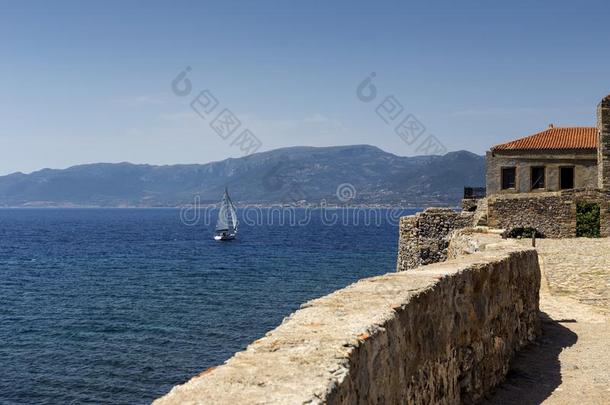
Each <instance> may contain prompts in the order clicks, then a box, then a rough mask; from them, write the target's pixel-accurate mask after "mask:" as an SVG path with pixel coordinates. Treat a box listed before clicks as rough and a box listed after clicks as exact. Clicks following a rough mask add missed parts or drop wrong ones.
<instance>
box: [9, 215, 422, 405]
mask: <svg viewBox="0 0 610 405" xmlns="http://www.w3.org/2000/svg"><path fill="white" fill-rule="evenodd" d="M380 212H381V217H382V218H385V217H388V216H391V217H393V218H395V217H397V216H398V215H397V214H398V213H397V212H395V211H394V212H392V213H389V211H383V210H382V211H380ZM412 212H414V210H411V211H404V212H402V214H404V215H406V214H410V213H412ZM309 213H310V214H312V219H311V221H310V222H309V224H307V225H302V226H288V225H287V224H284V225H281V224H280V223H279V219H278V220H275V219H270V218H269V217H268V214H269V213H268V211H263V212H262V217H261V218H262V222H263V223H264V224H263V225H258V226H248V225H246V224H244V225H243V226H242V227H241V229H240V234H239V239H237V240H235V241H232V242H226V243H219V242H215V241H213V240H212V229H213V228H212V226H210V225H206V224H203V223H201V224H198V225H196V226H187V225H185V224H183V223H182V222H181V221H180V215H179V211H178V210H172V209H141V210H138V209H83V210H77V209H74V210H60V209H57V210H55V209H23V210H9V209H5V210H0V364H1V366H2V372H1V373H0V403H2V404H7V403H8V404H10V403H22V404H37V403H45V404H46V403H48V404H51V403H53V404H56V403H62V404H69V403H74V404H81V403H105V404H108V403H112V404H125V403H129V404H134V403H149V402H150V401H151V400H152V399H154V398H156V397H158V396H160V395H163V394H164V393H166V392H167V391H168V390H169V389H170V388H171V387H172V386H173V385H175V384H178V383H182V382H184V381H186V380H187V379H189V378H190V377H191V376H193V375H195V374H197V373H199V372H201V371H202V370H204V369H206V368H208V367H210V366H213V365H217V364H220V363H222V362H223V361H225V360H226V359H227V358H229V357H230V356H231V355H232V354H233V353H234V352H235V351H238V350H242V349H244V348H245V346H246V345H247V344H248V343H249V342H251V341H252V340H255V339H257V338H259V337H261V336H262V335H264V333H265V332H266V331H268V330H269V329H272V328H274V327H275V326H277V325H278V324H279V323H280V322H281V320H282V318H283V317H285V316H286V315H288V314H289V313H291V312H292V311H294V310H295V309H297V308H298V307H299V305H300V304H301V303H303V302H304V301H307V300H309V299H312V298H315V297H319V296H322V295H324V294H327V293H329V292H330V291H332V290H335V289H337V288H340V287H344V286H346V285H348V284H350V283H352V282H354V281H355V280H357V279H359V278H362V277H367V276H372V275H377V274H382V273H386V272H389V271H394V267H395V261H396V246H397V243H398V229H397V226H396V224H395V221H391V223H390V222H389V221H386V220H385V219H383V220H381V221H379V222H380V223H379V224H373V225H365V224H363V223H362V222H363V221H360V224H359V225H356V224H353V223H352V222H353V221H346V222H348V223H350V224H348V225H343V220H342V219H339V221H338V223H337V224H335V225H334V226H328V225H324V224H323V223H322V221H321V218H320V212H319V211H313V213H311V212H309ZM241 214H242V215H243V212H242V213H241ZM299 215H301V216H305V215H308V214H307V212H305V211H304V210H301V211H299ZM251 218H253V217H251Z"/></svg>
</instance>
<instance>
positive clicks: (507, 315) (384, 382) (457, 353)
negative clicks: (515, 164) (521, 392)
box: [155, 242, 539, 405]
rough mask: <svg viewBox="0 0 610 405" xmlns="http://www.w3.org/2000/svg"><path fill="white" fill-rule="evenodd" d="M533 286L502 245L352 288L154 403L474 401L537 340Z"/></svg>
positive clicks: (511, 250)
mask: <svg viewBox="0 0 610 405" xmlns="http://www.w3.org/2000/svg"><path fill="white" fill-rule="evenodd" d="M538 286H539V270H538V263H537V256H536V253H535V251H533V250H528V249H523V248H521V247H519V246H517V245H516V244H513V243H510V242H503V243H500V244H498V245H497V246H495V247H494V248H493V249H488V250H486V251H484V252H480V253H476V254H472V255H469V256H466V257H461V258H459V259H457V260H453V261H447V262H444V263H439V264H434V265H429V266H425V267H424V268H422V269H421V270H420V271H415V272H401V273H389V274H385V275H383V276H378V277H372V278H368V279H363V280H360V281H358V282H357V283H355V284H352V285H350V286H348V287H347V288H344V289H342V290H339V291H336V292H334V293H332V294H330V295H327V296H325V297H322V298H319V299H316V300H313V301H310V302H308V303H306V304H304V305H303V306H302V307H301V309H300V310H298V311H297V312H295V313H294V314H292V315H290V316H289V317H288V318H286V319H285V320H284V321H283V322H282V324H281V325H280V326H279V327H277V328H276V329H275V330H273V331H271V332H269V333H267V334H266V335H265V336H264V337H263V338H261V339H259V340H257V341H255V342H254V343H252V344H250V345H249V346H248V348H247V349H246V350H245V351H243V352H240V353H237V354H235V356H233V357H232V358H231V359H229V360H228V361H227V362H226V363H225V364H224V365H222V366H219V367H217V368H214V369H210V370H207V371H205V372H203V373H201V374H200V375H199V376H197V377H194V378H193V379H191V380H190V381H189V382H188V383H186V384H184V385H181V386H177V387H175V388H173V389H172V390H171V392H170V393H169V394H167V395H166V396H164V397H162V398H160V399H158V400H157V401H155V403H156V404H157V405H163V404H207V403H209V404H212V403H213V404H231V405H235V404H261V403H265V404H320V403H331V404H347V403H371V404H377V403H379V404H380V403H399V402H405V401H411V400H412V401H416V402H418V401H419V402H421V403H430V402H437V403H454V402H455V401H456V400H459V399H460V398H461V399H462V400H464V399H470V400H472V399H475V398H480V397H481V396H482V395H483V393H484V391H485V390H487V389H489V388H490V387H491V386H493V385H494V384H497V383H498V382H499V381H500V380H501V379H502V377H503V375H504V373H506V371H507V369H508V360H509V358H510V357H511V356H512V354H513V353H514V351H515V350H516V349H518V348H519V347H521V346H522V345H524V344H525V343H527V342H528V341H529V340H531V339H533V337H534V335H535V334H536V332H537V319H538V318H537V309H538V303H537V302H538V301H537V300H538V295H537V294H538ZM480 362H484V363H485V364H480V365H479V366H477V365H476V364H477V363H480Z"/></svg>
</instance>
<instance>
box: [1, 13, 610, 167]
mask: <svg viewBox="0 0 610 405" xmlns="http://www.w3.org/2000/svg"><path fill="white" fill-rule="evenodd" d="M609 17H610V3H609V2H607V1H580V2H568V1H537V2H525V1H524V2H519V1H513V2H502V3H500V2H489V1H460V2H456V1H435V2H422V1H418V2H407V1H378V2H358V1H349V2H348V1H333V2H331V1H307V2H305V1H303V2H298V3H297V2H293V1H256V2H255V1H242V2H233V1H222V2H218V1H215V2H180V1H172V2H169V1H168V2H153V1H141V2H139V1H124V2H119V1H116V2H113V1H106V2H97V3H94V2H81V1H74V2H68V1H64V2H47V1H40V2H34V1H14V2H7V1H2V2H0V37H1V38H2V41H0V84H1V88H2V92H0V119H1V120H0V174H7V173H11V172H15V171H23V172H30V171H33V170H38V169H41V168H44V167H51V168H64V167H68V166H71V165H74V164H81V163H90V162H120V161H130V162H134V163H150V164H172V163H204V162H207V161H211V160H221V159H224V158H227V157H231V156H233V157H238V156H241V155H242V154H243V152H242V151H241V150H240V149H239V147H237V145H231V139H229V140H224V139H222V138H221V137H219V136H218V134H216V133H215V132H214V131H213V130H212V129H211V128H210V126H209V124H210V121H211V120H212V119H213V117H208V119H207V120H206V119H202V118H200V117H199V116H198V115H196V114H195V113H194V112H193V111H192V109H191V108H190V104H189V103H190V101H191V100H192V99H193V97H194V96H196V94H198V93H199V91H201V90H204V89H209V90H210V91H211V92H212V93H213V95H214V96H215V97H216V98H217V99H218V101H219V107H218V108H219V109H221V108H228V109H230V110H231V111H232V112H233V113H234V114H235V116H236V117H238V119H239V120H240V121H241V123H242V126H241V128H240V130H241V129H243V128H248V129H250V130H251V131H252V133H254V134H255V136H256V137H258V138H259V139H260V141H261V143H262V147H261V149H260V150H261V151H262V150H269V149H274V148H278V147H283V146H294V145H312V146H326V145H345V144H362V143H366V144H372V145H376V146H379V147H380V148H382V149H384V150H386V151H389V152H392V153H395V154H397V155H414V154H418V151H417V145H416V143H414V144H411V145H409V144H407V143H405V142H404V141H403V140H401V139H400V138H399V137H398V136H397V135H396V134H395V133H394V131H393V126H390V125H388V124H386V123H385V122H384V121H383V120H382V119H381V118H380V117H379V116H378V115H377V114H376V113H375V108H376V106H377V105H378V104H379V103H380V102H381V101H382V100H383V99H384V98H385V97H386V96H389V95H393V96H394V97H395V99H396V100H398V101H399V102H400V103H401V104H402V105H403V107H404V114H413V115H414V116H415V117H417V119H418V120H419V121H420V122H421V123H423V125H425V127H426V131H427V132H426V134H428V135H429V134H432V135H435V136H436V138H437V139H438V140H439V141H440V142H441V143H442V144H443V145H444V146H445V147H446V148H447V150H459V149H467V150H471V151H473V152H477V153H483V152H484V151H485V150H486V149H487V148H488V147H489V145H491V144H494V143H498V142H502V141H505V140H509V139H512V138H516V137H520V136H524V135H528V134H531V133H534V132H536V131H538V130H542V129H544V128H545V127H546V126H548V124H550V123H554V124H556V125H565V126H577V125H588V126H589V125H591V126H592V125H594V122H595V106H596V104H597V102H598V101H599V100H600V99H601V97H602V96H604V95H606V94H608V93H610V74H609V71H610V35H608V32H607V30H608V27H607V21H608V19H609ZM187 66H190V67H191V69H192V70H191V72H190V73H189V76H188V78H189V79H190V80H191V83H192V86H193V92H192V94H190V95H189V96H184V97H179V96H176V95H175V94H174V93H173V92H172V89H171V82H172V80H173V79H174V78H175V77H176V75H177V74H178V73H179V72H180V71H182V70H183V69H184V68H185V67H187ZM371 72H375V74H376V77H375V80H374V85H375V86H376V88H377V89H378V97H377V99H376V100H374V101H373V102H371V103H364V102H362V101H361V100H360V99H359V98H358V97H356V88H357V86H358V84H359V83H360V82H361V81H362V80H363V79H364V78H365V77H367V76H368V75H369V74H370V73H371ZM218 111H219V110H216V111H215V112H218ZM426 136H427V135H426Z"/></svg>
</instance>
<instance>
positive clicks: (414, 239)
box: [396, 208, 474, 271]
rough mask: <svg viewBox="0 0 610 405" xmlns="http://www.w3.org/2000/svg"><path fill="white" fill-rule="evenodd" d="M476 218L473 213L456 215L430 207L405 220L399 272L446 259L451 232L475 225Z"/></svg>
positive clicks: (403, 218) (401, 222) (402, 224)
mask: <svg viewBox="0 0 610 405" xmlns="http://www.w3.org/2000/svg"><path fill="white" fill-rule="evenodd" d="M473 217H474V214H473V213H472V212H456V211H454V210H452V209H450V208H428V209H426V210H425V211H423V212H420V213H417V214H415V215H412V216H407V217H402V218H401V219H400V227H399V243H398V260H397V265H396V266H397V267H396V269H397V271H404V270H409V269H413V268H416V267H419V266H421V265H425V264H430V263H438V262H442V261H443V260H445V259H446V258H447V247H448V246H449V237H450V234H451V232H452V231H454V230H456V229H461V228H464V227H467V226H470V225H472V222H473Z"/></svg>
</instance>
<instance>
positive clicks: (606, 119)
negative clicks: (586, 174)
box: [597, 96, 610, 191]
mask: <svg viewBox="0 0 610 405" xmlns="http://www.w3.org/2000/svg"><path fill="white" fill-rule="evenodd" d="M597 130H598V139H597V144H598V146H597V161H598V162H597V170H598V175H597V177H598V184H599V185H598V187H599V188H600V189H601V190H605V191H610V96H607V97H605V98H604V99H603V100H602V101H601V102H600V103H599V105H598V106H597Z"/></svg>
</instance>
